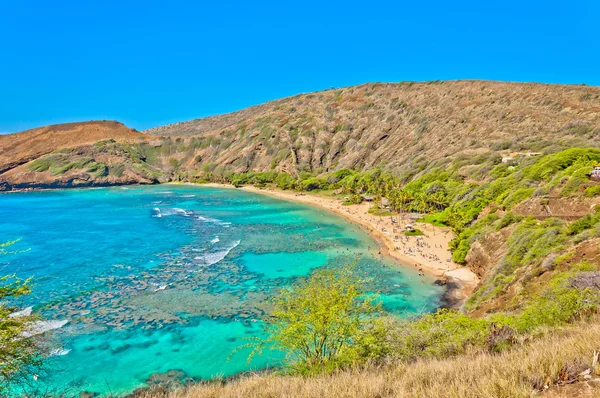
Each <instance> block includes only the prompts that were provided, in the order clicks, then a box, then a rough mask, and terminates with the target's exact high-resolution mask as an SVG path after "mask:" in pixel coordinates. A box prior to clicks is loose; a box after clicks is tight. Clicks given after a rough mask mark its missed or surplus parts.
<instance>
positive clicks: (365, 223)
mask: <svg viewBox="0 0 600 398" xmlns="http://www.w3.org/2000/svg"><path fill="white" fill-rule="evenodd" d="M202 185H204V186H213V187H219V188H232V189H236V188H234V187H233V186H231V185H223V184H202ZM237 189H243V190H245V191H250V192H254V193H258V194H263V195H270V196H273V197H276V198H280V199H285V200H291V201H295V202H300V203H306V204H310V205H314V206H318V207H320V208H323V209H326V210H328V211H331V212H334V213H336V214H339V215H341V216H343V217H345V218H346V219H347V220H349V221H350V222H352V223H354V224H356V225H358V226H359V227H360V228H361V229H363V230H364V231H366V232H368V233H369V234H370V235H371V236H372V237H373V238H374V239H375V240H376V241H377V242H378V243H379V245H380V248H379V254H380V255H382V256H388V257H390V258H392V259H394V260H395V261H396V262H397V263H398V265H399V266H405V267H411V268H413V269H416V270H417V271H418V272H419V273H420V274H423V275H430V276H433V277H436V278H438V279H440V280H441V281H444V282H445V283H447V284H448V285H449V289H448V293H447V297H446V299H447V300H448V301H449V302H452V303H453V306H460V305H461V304H462V302H464V300H465V299H466V298H467V297H469V296H470V295H471V293H472V292H473V290H474V289H475V287H476V286H477V284H478V283H479V279H478V278H477V276H476V275H475V274H474V273H473V272H472V271H471V270H469V268H468V267H465V266H462V265H460V264H456V263H455V262H453V261H452V255H451V253H450V249H449V246H448V243H449V242H450V241H451V240H452V239H453V238H454V233H453V231H452V230H451V229H450V228H441V227H434V226H432V225H431V224H425V223H415V222H412V221H410V220H408V219H406V218H403V216H402V215H401V214H395V215H393V216H377V215H374V214H369V213H368V210H369V209H370V208H371V206H372V205H373V203H369V202H363V203H361V204H356V205H342V203H341V201H340V200H339V199H336V198H329V197H325V196H321V195H312V194H305V193H298V192H293V191H282V190H275V189H268V188H265V189H259V188H255V187H252V186H245V187H242V188H237ZM394 221H395V222H394ZM408 223H410V224H412V225H413V226H415V227H416V228H417V229H419V230H421V231H423V233H424V235H423V236H419V237H417V236H405V235H404V228H405V226H406V224H408Z"/></svg>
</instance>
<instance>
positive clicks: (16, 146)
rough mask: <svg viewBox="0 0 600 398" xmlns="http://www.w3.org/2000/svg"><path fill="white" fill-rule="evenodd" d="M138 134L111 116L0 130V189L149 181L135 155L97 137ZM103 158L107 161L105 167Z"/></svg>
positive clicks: (126, 138)
mask: <svg viewBox="0 0 600 398" xmlns="http://www.w3.org/2000/svg"><path fill="white" fill-rule="evenodd" d="M143 139H144V134H141V133H139V132H137V131H135V130H132V129H130V128H128V127H126V126H125V125H123V124H122V123H119V122H115V121H90V122H80V123H66V124H57V125H51V126H46V127H40V128H36V129H31V130H26V131H22V132H20V133H16V134H9V135H3V136H0V191H1V190H11V189H25V188H58V187H74V186H102V185H116V184H132V183H151V182H153V181H154V179H153V178H148V176H147V175H144V174H143V173H140V171H139V170H134V169H133V168H134V167H135V163H136V161H135V160H133V159H131V157H130V156H129V155H128V154H127V153H126V152H124V151H120V150H113V151H111V150H109V148H110V145H108V146H107V145H101V144H99V143H101V142H106V143H108V142H107V140H111V141H112V142H115V143H116V142H117V141H119V142H138V141H140V140H143ZM108 164H110V165H111V168H110V170H109V167H108Z"/></svg>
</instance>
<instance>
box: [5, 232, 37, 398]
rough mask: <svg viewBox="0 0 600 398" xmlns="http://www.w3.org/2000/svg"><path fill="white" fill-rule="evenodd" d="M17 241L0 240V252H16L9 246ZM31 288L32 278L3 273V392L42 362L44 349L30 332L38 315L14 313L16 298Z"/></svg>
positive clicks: (26, 293) (28, 291)
mask: <svg viewBox="0 0 600 398" xmlns="http://www.w3.org/2000/svg"><path fill="white" fill-rule="evenodd" d="M17 242H18V241H11V242H6V243H1V244H0V255H8V254H14V253H16V252H15V251H10V249H9V248H10V247H11V246H12V245H14V244H16V243H17ZM30 292H31V279H27V280H22V279H19V278H17V277H16V276H15V275H5V276H2V277H0V394H1V395H4V394H5V393H7V391H8V389H9V388H10V387H9V386H10V385H11V384H13V383H15V382H18V381H19V380H20V379H21V378H23V377H25V376H26V374H27V373H31V371H32V370H33V369H35V368H37V367H39V366H40V365H41V363H42V355H41V354H42V349H41V346H40V342H39V340H38V339H37V338H36V337H35V336H30V335H27V334H26V333H27V331H28V330H30V329H31V326H32V324H33V323H34V322H35V321H36V320H37V319H38V318H37V317H36V316H34V315H25V314H23V315H21V316H11V314H13V313H15V312H16V311H18V308H15V307H14V306H13V305H14V304H13V303H14V301H15V299H17V298H18V297H20V296H25V295H28V294H29V293H30Z"/></svg>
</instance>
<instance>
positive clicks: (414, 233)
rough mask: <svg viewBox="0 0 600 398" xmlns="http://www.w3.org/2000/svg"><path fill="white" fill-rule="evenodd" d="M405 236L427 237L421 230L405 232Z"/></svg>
mask: <svg viewBox="0 0 600 398" xmlns="http://www.w3.org/2000/svg"><path fill="white" fill-rule="evenodd" d="M404 235H406V236H421V235H425V234H424V233H423V231H421V230H420V229H416V228H415V229H413V230H412V231H405V232H404Z"/></svg>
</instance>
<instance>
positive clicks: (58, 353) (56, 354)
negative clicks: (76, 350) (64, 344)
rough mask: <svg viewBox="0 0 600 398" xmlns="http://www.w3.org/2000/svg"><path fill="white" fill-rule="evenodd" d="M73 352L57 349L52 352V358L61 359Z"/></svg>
mask: <svg viewBox="0 0 600 398" xmlns="http://www.w3.org/2000/svg"><path fill="white" fill-rule="evenodd" d="M70 352H71V350H69V349H65V348H57V349H55V350H52V351H50V356H51V357H61V356H63V355H67V354H68V353H70Z"/></svg>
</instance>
